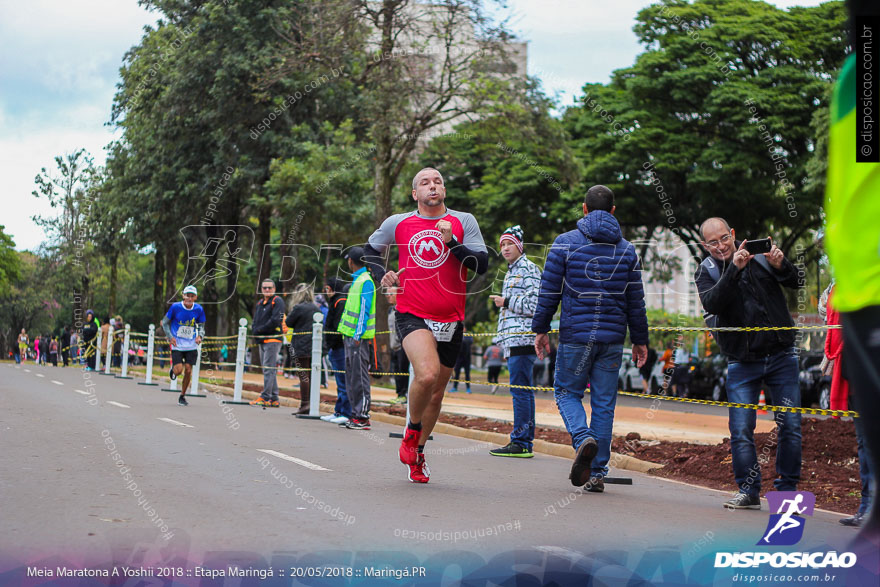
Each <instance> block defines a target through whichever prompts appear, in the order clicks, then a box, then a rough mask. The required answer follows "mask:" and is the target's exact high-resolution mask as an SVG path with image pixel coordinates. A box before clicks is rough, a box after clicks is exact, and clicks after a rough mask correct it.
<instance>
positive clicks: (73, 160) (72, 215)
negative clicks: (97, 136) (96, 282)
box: [33, 149, 98, 319]
mask: <svg viewBox="0 0 880 587" xmlns="http://www.w3.org/2000/svg"><path fill="white" fill-rule="evenodd" d="M55 165H56V168H57V169H56V170H54V173H50V172H49V171H47V169H46V168H45V167H44V168H42V169H41V170H40V173H39V174H38V175H37V176H36V177H35V178H34V182H35V183H36V186H37V189H36V190H34V191H33V195H34V197H37V198H46V199H47V200H48V201H49V205H50V206H52V207H53V208H60V209H61V214H60V215H58V216H53V217H48V218H45V217H34V218H33V220H34V222H36V223H37V224H38V225H40V226H42V227H43V228H44V229H46V231H47V233H48V235H49V243H48V244H49V247H48V248H49V250H50V252H51V254H52V256H53V257H54V259H55V260H56V261H58V262H61V263H63V265H64V268H65V270H64V271H62V272H61V276H60V277H61V279H64V280H65V281H66V282H67V284H68V285H69V286H70V287H71V289H70V290H69V291H74V292H76V293H77V294H79V295H76V296H74V298H75V300H77V301H76V303H75V304H74V306H73V308H72V312H73V313H72V315H71V319H75V317H76V315H77V313H79V315H81V314H82V312H83V310H84V308H83V304H84V303H87V302H88V300H89V275H90V273H91V271H92V270H93V267H94V263H95V258H94V255H93V254H92V252H93V251H94V245H93V244H92V230H93V228H94V226H93V224H92V222H91V221H92V205H93V203H94V200H93V198H94V187H95V181H96V177H97V174H98V170H97V169H96V168H95V165H94V162H93V160H92V157H91V156H90V155H89V154H88V152H87V151H86V150H85V149H79V150H77V151H74V152H73V153H69V154H67V155H64V156H57V157H55Z"/></svg>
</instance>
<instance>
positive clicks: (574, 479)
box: [532, 185, 648, 493]
mask: <svg viewBox="0 0 880 587" xmlns="http://www.w3.org/2000/svg"><path fill="white" fill-rule="evenodd" d="M614 209H615V206H614V193H613V192H612V191H611V190H610V189H608V188H607V187H605V186H603V185H597V186H593V187H591V188H590V189H589V190H588V191H587V196H586V198H585V199H584V217H583V218H581V219H580V220H578V223H577V230H572V231H569V232H566V233H565V234H562V235H560V236H558V237H557V238H556V241H555V242H554V243H553V246H552V247H551V249H550V254H549V255H548V256H547V262H546V264H545V265H544V273H543V275H542V276H541V293H540V295H539V297H538V308H537V310H536V311H535V317H534V319H533V320H532V330H533V331H534V332H536V333H538V336H537V337H536V338H535V350H536V351H537V353H538V357H540V358H543V356H544V354H545V353H549V352H550V340H549V338H548V336H547V332H548V331H549V330H550V320H552V318H553V314H555V313H556V308H557V306H558V305H559V302H560V301H561V302H562V318H561V319H560V321H559V348H558V350H557V355H556V381H555V383H554V387H555V395H556V405H557V407H558V408H559V414H560V415H561V416H562V421H563V422H565V427H566V429H567V430H568V433H569V434H571V442H572V446H573V447H574V449H575V451H576V455H575V459H574V463H573V464H572V466H571V474H570V475H569V479H571V483H572V485H576V486H580V485H584V486H585V487H584V488H585V489H586V490H587V491H591V492H594V493H601V492H602V491H604V489H605V483H604V481H603V480H602V479H603V477H605V476H606V475H607V474H608V460H609V458H610V457H611V428H612V425H613V423H614V406H615V404H616V403H617V372H618V370H619V368H620V362H621V359H622V356H623V342H624V339H625V338H626V329H627V327H629V330H630V339H631V340H632V343H633V359H635V360H636V364H637V365H638V366H639V367H641V366H642V365H644V363H645V360H646V359H647V357H648V348H647V344H648V318H647V315H646V314H645V291H644V288H643V287H642V270H641V265H640V263H639V258H638V255H637V254H636V250H635V247H633V245H632V244H631V243H630V242H628V241H626V240H625V239H624V238H623V237H622V236H621V232H620V224H618V222H617V219H615V218H614V216H613V214H614ZM588 383H589V384H590V408H591V410H592V418H591V419H592V422H590V423H589V424H588V423H587V415H586V412H585V411H584V406H583V403H582V401H583V398H584V391H585V390H586V387H587V384H588Z"/></svg>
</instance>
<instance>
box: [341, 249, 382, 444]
mask: <svg viewBox="0 0 880 587" xmlns="http://www.w3.org/2000/svg"><path fill="white" fill-rule="evenodd" d="M345 258H346V259H347V260H348V268H349V269H350V270H351V274H352V277H353V278H354V282H353V283H352V284H351V288H349V290H348V298H347V299H346V301H345V309H344V310H343V311H342V318H341V319H340V320H339V332H341V333H342V339H343V345H344V347H345V389H346V392H347V393H348V399H349V401H350V402H351V412H352V413H351V420H349V421H348V422H346V423H345V424H340V426H345V427H346V428H349V429H352V430H369V429H370V347H371V345H370V341H371V340H373V339H374V338H376V284H375V283H374V282H373V278H372V277H371V276H370V272H369V271H367V268H366V266H365V265H364V249H363V248H362V247H352V248H351V249H350V250H349V251H348V253H346V255H345Z"/></svg>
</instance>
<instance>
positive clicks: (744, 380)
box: [727, 351, 801, 497]
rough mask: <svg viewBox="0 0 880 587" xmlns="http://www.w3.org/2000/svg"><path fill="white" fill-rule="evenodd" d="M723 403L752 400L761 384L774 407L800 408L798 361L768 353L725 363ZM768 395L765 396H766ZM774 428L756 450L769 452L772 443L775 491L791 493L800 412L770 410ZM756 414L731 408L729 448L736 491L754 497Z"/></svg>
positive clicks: (757, 482) (796, 475)
mask: <svg viewBox="0 0 880 587" xmlns="http://www.w3.org/2000/svg"><path fill="white" fill-rule="evenodd" d="M727 375H728V377H727V398H728V401H730V402H734V403H742V404H757V403H758V397H759V395H760V394H761V388H762V385H761V384H762V382H763V383H764V385H765V386H766V387H765V389H766V391H768V392H769V393H770V396H771V397H772V399H773V404H774V405H777V406H790V407H794V408H799V407H800V406H801V390H800V387H799V386H798V360H797V355H796V354H795V353H794V352H793V351H786V352H781V353H777V354H775V355H770V356H769V357H766V358H764V359H762V360H759V361H730V363H729V365H728V368H727ZM768 399H769V398H768ZM773 415H774V419H775V420H776V425H777V426H778V430H777V434H778V437H777V438H776V439H774V438H773V436H772V435H771V439H770V441H768V443H767V445H766V446H764V447H762V449H761V452H762V453H764V454H765V455H766V454H769V450H770V449H771V448H772V446H773V444H774V443H775V444H776V473H777V474H778V476H779V477H778V478H777V479H776V480H775V481H774V482H773V485H774V486H775V487H776V490H777V491H796V490H797V482H798V481H799V480H800V478H801V415H800V414H791V413H783V412H773ZM756 420H757V412H756V411H755V410H750V409H747V408H730V419H729V426H730V452H731V456H732V457H733V476H734V479H735V480H736V484H737V485H738V486H739V489H740V491H742V492H743V493H746V494H748V495H750V496H753V497H757V496H760V494H761V465H760V463H759V462H758V455H757V451H756V449H755V435H754V433H755V422H756Z"/></svg>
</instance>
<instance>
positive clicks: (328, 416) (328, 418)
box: [321, 414, 336, 422]
mask: <svg viewBox="0 0 880 587" xmlns="http://www.w3.org/2000/svg"><path fill="white" fill-rule="evenodd" d="M335 417H336V414H324V415H323V416H321V419H322V420H324V421H325V422H331V421H333V419H334V418H335Z"/></svg>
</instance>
